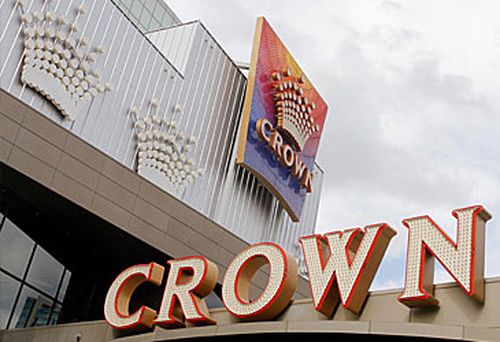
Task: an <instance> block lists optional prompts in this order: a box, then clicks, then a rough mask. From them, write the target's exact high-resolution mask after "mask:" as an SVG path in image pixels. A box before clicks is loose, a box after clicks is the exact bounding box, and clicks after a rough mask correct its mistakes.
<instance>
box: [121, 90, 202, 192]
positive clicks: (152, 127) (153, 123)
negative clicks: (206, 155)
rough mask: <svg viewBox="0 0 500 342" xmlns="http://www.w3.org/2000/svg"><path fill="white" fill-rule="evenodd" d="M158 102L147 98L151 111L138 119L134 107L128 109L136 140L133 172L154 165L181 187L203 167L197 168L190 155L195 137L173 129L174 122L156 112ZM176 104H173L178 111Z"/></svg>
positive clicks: (200, 173) (192, 180) (197, 175)
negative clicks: (136, 146)
mask: <svg viewBox="0 0 500 342" xmlns="http://www.w3.org/2000/svg"><path fill="white" fill-rule="evenodd" d="M158 106H159V102H158V100H156V99H153V100H151V113H150V114H151V115H149V114H148V115H147V116H146V117H145V118H142V119H138V118H137V114H138V109H137V107H132V108H131V109H130V113H131V114H132V115H133V116H134V118H135V120H134V130H135V135H136V138H137V141H138V153H137V173H139V174H142V172H143V171H144V169H145V168H154V169H157V170H159V171H160V172H162V173H163V174H164V176H165V177H166V179H167V180H168V181H169V182H170V183H171V184H173V185H175V186H177V187H178V188H183V187H185V186H187V185H189V184H191V183H193V182H194V180H195V179H196V178H198V177H200V176H202V175H203V173H204V170H203V169H201V168H198V167H197V166H196V164H195V162H194V160H193V158H192V157H190V153H191V151H192V150H193V147H194V146H195V145H196V140H197V139H196V137H186V136H185V134H184V132H182V131H179V130H178V129H177V122H176V121H175V120H173V118H172V119H168V118H167V114H166V113H165V114H164V115H163V116H160V115H157V112H158ZM180 111H181V109H180V107H178V106H176V107H175V108H174V113H175V112H180Z"/></svg>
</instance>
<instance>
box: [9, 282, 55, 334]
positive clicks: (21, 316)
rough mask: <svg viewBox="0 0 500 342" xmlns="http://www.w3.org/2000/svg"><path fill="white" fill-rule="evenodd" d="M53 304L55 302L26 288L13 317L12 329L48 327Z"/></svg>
mask: <svg viewBox="0 0 500 342" xmlns="http://www.w3.org/2000/svg"><path fill="white" fill-rule="evenodd" d="M52 304H53V302H52V301H51V300H50V299H49V298H47V297H45V296H44V295H42V294H41V293H38V292H36V291H34V290H32V289H30V288H28V287H26V286H24V287H23V290H22V292H21V296H20V297H19V302H18V303H17V306H16V310H15V311H14V315H13V316H12V321H11V322H10V328H16V329H17V328H27V327H35V326H39V325H47V324H48V322H49V317H50V311H51V309H52Z"/></svg>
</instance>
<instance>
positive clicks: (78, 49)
mask: <svg viewBox="0 0 500 342" xmlns="http://www.w3.org/2000/svg"><path fill="white" fill-rule="evenodd" d="M16 5H17V7H18V8H19V9H20V11H21V26H22V32H23V36H24V53H23V56H24V59H23V64H22V71H21V82H22V83H23V84H25V85H27V86H29V87H31V88H33V89H35V90H36V91H37V92H39V93H40V94H42V95H43V96H45V97H46V98H47V99H48V100H49V101H50V102H52V103H53V104H54V106H55V107H56V108H57V109H59V111H60V112H61V114H62V115H63V116H64V117H65V118H67V119H70V120H73V119H74V117H75V115H76V114H77V113H78V111H79V109H80V108H81V106H82V104H83V103H86V102H88V101H89V100H90V99H91V98H92V97H94V96H96V95H97V94H98V93H100V92H101V93H102V92H105V91H109V90H111V85H110V84H109V83H106V84H103V83H101V82H100V81H99V80H100V78H101V71H100V70H99V69H98V68H96V67H95V62H96V59H97V56H98V55H100V54H103V53H104V52H105V50H106V49H105V47H103V46H98V47H91V46H89V41H88V39H87V38H86V37H85V36H83V35H79V34H78V19H79V18H80V17H81V16H82V15H83V14H84V13H85V11H86V10H85V7H84V6H83V4H82V5H80V6H78V7H77V8H76V15H75V17H74V19H73V21H72V22H71V23H68V19H67V17H66V16H64V15H62V16H59V15H57V13H55V12H53V11H50V9H49V8H48V7H49V5H47V4H46V2H44V6H43V7H45V8H44V9H42V10H37V11H34V12H27V11H26V10H25V7H26V6H25V4H24V2H23V1H22V0H18V1H16Z"/></svg>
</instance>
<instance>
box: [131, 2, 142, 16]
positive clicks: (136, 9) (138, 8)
mask: <svg viewBox="0 0 500 342" xmlns="http://www.w3.org/2000/svg"><path fill="white" fill-rule="evenodd" d="M142 9H143V6H142V4H141V2H140V1H134V2H133V3H132V6H131V7H130V13H131V14H132V15H133V16H134V17H136V18H140V16H141V12H142Z"/></svg>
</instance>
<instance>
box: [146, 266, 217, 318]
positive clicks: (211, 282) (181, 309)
mask: <svg viewBox="0 0 500 342" xmlns="http://www.w3.org/2000/svg"><path fill="white" fill-rule="evenodd" d="M168 264H169V265H170V272H169V275H168V279H167V284H166V286H165V292H164V295H163V299H162V302H161V308H160V313H159V314H158V318H157V319H156V320H155V322H154V324H158V325H161V326H163V327H166V328H169V327H184V326H185V324H184V320H185V321H187V322H189V323H192V324H195V325H206V324H215V323H216V322H215V321H214V320H213V319H212V318H211V317H210V315H209V313H208V308H207V306H206V304H205V301H204V299H203V298H204V297H206V296H207V295H208V294H209V293H210V292H211V291H212V290H213V289H214V287H215V285H216V284H217V278H218V276H219V269H218V268H217V266H216V265H215V264H214V263H212V262H210V261H208V260H207V259H205V258H203V257H201V256H193V257H187V258H180V259H174V260H169V261H168Z"/></svg>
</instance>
